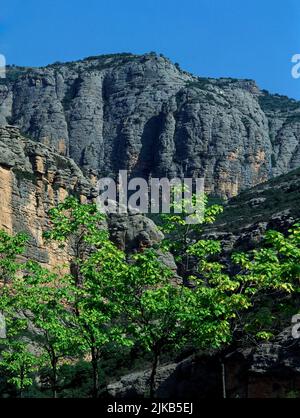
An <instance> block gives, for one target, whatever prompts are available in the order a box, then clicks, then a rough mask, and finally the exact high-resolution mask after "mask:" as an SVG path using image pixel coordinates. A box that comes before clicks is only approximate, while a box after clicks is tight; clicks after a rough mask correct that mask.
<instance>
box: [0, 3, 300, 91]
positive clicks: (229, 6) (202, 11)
mask: <svg viewBox="0 0 300 418" xmlns="http://www.w3.org/2000/svg"><path fill="white" fill-rule="evenodd" d="M149 51H156V52H159V53H163V54H164V55H166V56H167V57H169V58H171V59H172V60H173V61H176V62H179V63H180V65H181V67H182V68H184V69H186V70H188V71H191V72H193V73H195V74H197V75H200V76H211V77H220V76H231V77H238V78H253V79H255V80H256V81H257V82H258V84H259V86H260V87H262V88H266V89H268V90H270V91H272V92H278V93H281V94H286V95H289V96H291V97H297V98H299V99H300V79H298V80H294V79H293V78H292V77H291V66H292V64H291V57H292V55H294V54H296V53H299V54H300V1H299V0H284V1H283V0H181V1H179V0H52V1H51V0H0V53H2V54H5V55H6V57H7V61H8V63H10V64H18V65H28V66H40V65H45V64H49V63H51V62H54V61H70V60H76V59H79V58H84V57H86V56H89V55H98V54H105V53H114V52H133V53H144V52H149Z"/></svg>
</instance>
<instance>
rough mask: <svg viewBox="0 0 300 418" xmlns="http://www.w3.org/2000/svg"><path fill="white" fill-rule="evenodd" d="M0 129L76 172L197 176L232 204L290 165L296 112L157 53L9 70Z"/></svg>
mask: <svg viewBox="0 0 300 418" xmlns="http://www.w3.org/2000/svg"><path fill="white" fill-rule="evenodd" d="M0 81H1V84H0V124H2V125H5V124H7V123H11V124H15V125H17V126H19V128H20V129H21V131H22V133H24V134H26V135H29V136H30V137H32V138H33V139H35V140H36V141H38V142H40V143H43V144H45V145H46V146H52V147H54V148H55V150H56V152H57V153H59V154H60V155H62V156H68V157H71V158H72V159H74V161H75V162H76V163H77V164H78V165H79V166H80V167H81V168H82V169H83V171H84V172H85V173H90V172H93V173H94V174H96V175H115V174H116V173H117V172H118V170H119V169H128V170H129V172H130V173H131V174H132V175H139V176H143V177H145V178H148V177H149V176H168V177H174V176H183V175H185V176H204V175H205V178H206V189H207V191H208V192H210V193H212V194H215V195H221V196H224V197H231V196H234V195H236V194H237V193H238V192H239V191H241V190H243V189H246V188H248V187H251V186H253V185H256V184H258V183H261V182H262V181H265V180H267V179H268V178H270V177H272V176H273V175H274V174H282V173H285V172H287V171H289V170H290V169H293V168H295V167H297V166H298V165H299V162H300V160H299V158H300V151H299V149H300V148H299V141H300V120H299V117H300V116H299V115H300V105H299V103H298V102H296V101H294V100H290V99H288V98H284V97H281V96H271V95H269V94H268V93H267V92H264V91H260V90H259V88H258V87H257V86H256V84H255V83H254V82H253V81H251V80H235V79H219V80H215V79H208V78H199V77H194V76H193V75H191V74H189V73H187V72H185V71H182V70H181V69H180V68H179V66H178V65H174V64H172V63H171V62H170V61H169V60H168V59H166V58H165V57H163V56H157V55H156V54H153V53H151V54H145V55H141V56H138V55H132V54H119V55H107V56H99V57H90V58H87V59H85V60H82V61H78V62H71V63H66V64H60V63H56V64H53V65H49V66H47V67H45V68H20V67H9V68H8V71H7V78H6V79H5V80H0Z"/></svg>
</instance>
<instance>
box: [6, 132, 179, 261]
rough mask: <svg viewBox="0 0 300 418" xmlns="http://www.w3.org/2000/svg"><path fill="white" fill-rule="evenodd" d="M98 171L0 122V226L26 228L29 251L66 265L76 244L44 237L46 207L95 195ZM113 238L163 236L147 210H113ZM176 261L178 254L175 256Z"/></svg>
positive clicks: (124, 241) (128, 240)
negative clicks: (57, 242) (73, 197)
mask: <svg viewBox="0 0 300 418" xmlns="http://www.w3.org/2000/svg"><path fill="white" fill-rule="evenodd" d="M94 180H95V179H94V177H93V176H91V177H85V176H84V175H83V173H82V171H81V169H80V168H79V167H78V166H77V165H76V164H75V162H74V161H73V160H72V159H70V158H68V157H64V156H62V155H60V154H58V153H56V152H55V151H53V149H51V148H49V147H47V146H45V145H43V144H40V143H37V142H33V141H31V140H28V139H26V138H24V137H23V136H22V135H21V134H20V132H19V130H18V129H17V128H15V127H13V126H6V127H0V229H4V230H6V231H7V232H9V233H16V232H21V231H23V232H26V233H27V234H28V235H29V237H30V241H29V246H28V249H27V256H28V257H30V258H31V259H34V260H37V261H39V262H40V263H42V264H44V265H46V266H48V267H51V268H52V267H57V266H58V265H60V264H61V265H63V264H64V265H65V264H66V263H67V262H68V260H69V257H70V256H71V255H72V249H71V248H68V247H67V248H66V250H65V251H63V250H61V249H59V248H58V247H57V246H56V245H55V244H53V243H52V244H49V243H45V242H44V239H43V232H44V231H45V230H46V229H47V228H48V227H49V219H48V211H49V209H50V208H52V207H54V206H55V205H57V204H58V203H59V202H62V201H64V199H65V198H66V197H67V196H69V195H71V194H72V195H76V196H77V197H79V198H80V200H81V201H82V202H83V203H84V202H86V201H92V202H93V201H95V198H96V196H97V194H96V191H95V189H94V183H95V181H94ZM107 221H108V222H107V223H108V228H109V230H110V231H111V236H112V239H113V240H114V241H115V242H116V243H117V244H118V246H119V247H120V248H122V249H125V248H126V249H128V250H131V251H132V250H133V249H138V248H139V247H140V246H141V245H148V246H149V245H153V244H155V243H156V242H159V241H160V240H161V239H162V237H163V236H162V234H161V233H160V232H159V230H158V229H157V227H156V226H155V224H154V223H153V222H152V221H151V220H150V219H148V218H146V217H145V216H144V215H142V214H139V213H135V214H131V213H129V214H124V215H122V216H120V217H118V216H113V215H112V216H109V217H108V219H107ZM173 262H174V260H173Z"/></svg>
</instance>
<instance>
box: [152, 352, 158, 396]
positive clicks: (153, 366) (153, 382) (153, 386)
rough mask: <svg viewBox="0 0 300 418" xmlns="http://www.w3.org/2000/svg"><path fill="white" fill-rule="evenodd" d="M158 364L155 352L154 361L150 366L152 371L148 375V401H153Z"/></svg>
mask: <svg viewBox="0 0 300 418" xmlns="http://www.w3.org/2000/svg"><path fill="white" fill-rule="evenodd" d="M158 363H159V352H158V351H155V352H154V360H153V364H152V371H151V375H150V399H153V398H154V396H155V383H156V382H155V377H156V372H157V366H158Z"/></svg>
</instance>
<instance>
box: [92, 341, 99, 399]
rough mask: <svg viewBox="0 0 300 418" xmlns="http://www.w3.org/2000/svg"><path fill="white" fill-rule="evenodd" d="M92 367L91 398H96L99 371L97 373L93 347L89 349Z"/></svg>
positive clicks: (95, 355)
mask: <svg viewBox="0 0 300 418" xmlns="http://www.w3.org/2000/svg"><path fill="white" fill-rule="evenodd" d="M91 355H92V369H93V398H98V391H99V373H98V355H97V353H96V350H95V348H92V350H91Z"/></svg>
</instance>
